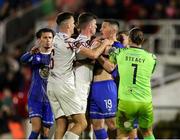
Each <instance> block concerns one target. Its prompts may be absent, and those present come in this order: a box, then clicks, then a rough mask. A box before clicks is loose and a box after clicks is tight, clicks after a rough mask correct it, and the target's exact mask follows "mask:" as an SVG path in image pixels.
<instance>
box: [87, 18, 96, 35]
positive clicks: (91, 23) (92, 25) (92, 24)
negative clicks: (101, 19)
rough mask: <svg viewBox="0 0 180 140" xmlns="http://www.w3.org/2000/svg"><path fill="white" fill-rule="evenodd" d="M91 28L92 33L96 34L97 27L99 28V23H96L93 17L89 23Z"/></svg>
mask: <svg viewBox="0 0 180 140" xmlns="http://www.w3.org/2000/svg"><path fill="white" fill-rule="evenodd" d="M89 28H90V32H91V34H92V35H94V34H95V33H96V28H97V25H96V20H95V19H93V20H92V21H91V22H90V23H89Z"/></svg>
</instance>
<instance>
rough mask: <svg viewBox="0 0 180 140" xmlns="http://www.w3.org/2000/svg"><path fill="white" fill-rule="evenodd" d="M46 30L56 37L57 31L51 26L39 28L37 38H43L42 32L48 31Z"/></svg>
mask: <svg viewBox="0 0 180 140" xmlns="http://www.w3.org/2000/svg"><path fill="white" fill-rule="evenodd" d="M46 32H50V33H52V35H53V37H54V35H55V32H54V31H53V30H52V29H50V28H41V29H39V30H38V31H37V32H36V38H37V39H38V38H41V36H42V33H46Z"/></svg>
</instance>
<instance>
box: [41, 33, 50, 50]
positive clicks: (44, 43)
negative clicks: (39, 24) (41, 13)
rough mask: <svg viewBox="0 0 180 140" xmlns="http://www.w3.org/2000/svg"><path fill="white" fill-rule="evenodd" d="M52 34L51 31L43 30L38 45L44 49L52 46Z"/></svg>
mask: <svg viewBox="0 0 180 140" xmlns="http://www.w3.org/2000/svg"><path fill="white" fill-rule="evenodd" d="M52 42H53V34H52V33H51V32H44V33H42V35H41V38H40V39H39V43H40V46H41V47H43V48H46V49H49V48H51V47H52Z"/></svg>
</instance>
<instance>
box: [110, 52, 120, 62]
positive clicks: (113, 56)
mask: <svg viewBox="0 0 180 140" xmlns="http://www.w3.org/2000/svg"><path fill="white" fill-rule="evenodd" d="M119 52H120V49H116V50H115V51H114V52H111V53H110V54H109V60H110V61H111V62H112V63H114V64H117V60H116V57H117V55H118V54H119Z"/></svg>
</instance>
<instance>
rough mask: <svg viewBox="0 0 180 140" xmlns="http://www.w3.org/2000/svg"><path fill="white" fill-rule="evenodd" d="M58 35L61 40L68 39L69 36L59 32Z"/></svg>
mask: <svg viewBox="0 0 180 140" xmlns="http://www.w3.org/2000/svg"><path fill="white" fill-rule="evenodd" d="M58 35H59V37H60V38H63V39H67V38H69V36H68V35H67V34H66V33H63V32H59V33H58Z"/></svg>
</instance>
